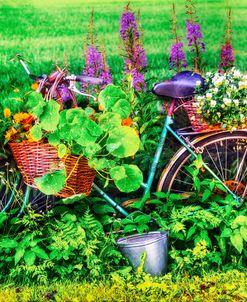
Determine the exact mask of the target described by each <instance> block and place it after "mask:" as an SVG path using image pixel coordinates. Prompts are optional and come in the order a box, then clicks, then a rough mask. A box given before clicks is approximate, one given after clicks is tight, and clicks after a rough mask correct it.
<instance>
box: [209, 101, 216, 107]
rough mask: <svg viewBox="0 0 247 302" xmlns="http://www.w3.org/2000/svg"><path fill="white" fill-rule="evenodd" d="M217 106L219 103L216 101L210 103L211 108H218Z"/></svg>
mask: <svg viewBox="0 0 247 302" xmlns="http://www.w3.org/2000/svg"><path fill="white" fill-rule="evenodd" d="M216 104H217V102H216V101H214V100H211V102H210V106H211V107H213V108H214V107H215V106H216Z"/></svg>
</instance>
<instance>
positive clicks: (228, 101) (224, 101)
mask: <svg viewBox="0 0 247 302" xmlns="http://www.w3.org/2000/svg"><path fill="white" fill-rule="evenodd" d="M231 102H232V100H231V99H228V98H223V103H224V104H225V105H226V106H230V105H231Z"/></svg>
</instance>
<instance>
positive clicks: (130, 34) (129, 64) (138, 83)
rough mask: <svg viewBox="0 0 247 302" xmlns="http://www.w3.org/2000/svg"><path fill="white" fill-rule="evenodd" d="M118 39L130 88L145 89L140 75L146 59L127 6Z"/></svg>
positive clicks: (143, 69)
mask: <svg viewBox="0 0 247 302" xmlns="http://www.w3.org/2000/svg"><path fill="white" fill-rule="evenodd" d="M120 37H121V38H122V41H123V49H124V52H125V54H124V61H125V66H124V71H125V73H126V74H127V75H128V74H131V76H132V83H131V85H132V87H133V88H134V89H135V90H137V91H140V90H142V89H145V88H146V84H145V79H144V75H143V74H142V72H143V71H145V68H146V67H147V65H148V63H147V57H146V54H145V51H144V49H143V47H142V43H141V41H140V33H139V31H138V26H137V23H136V20H135V15H134V13H133V12H131V11H129V8H128V6H127V7H126V9H125V11H124V12H123V14H122V16H121V21H120Z"/></svg>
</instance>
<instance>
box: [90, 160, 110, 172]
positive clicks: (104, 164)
mask: <svg viewBox="0 0 247 302" xmlns="http://www.w3.org/2000/svg"><path fill="white" fill-rule="evenodd" d="M88 165H89V167H90V168H94V169H95V170H98V171H101V170H104V169H110V168H113V167H114V166H115V165H116V163H115V161H114V160H110V159H106V158H99V159H98V158H94V159H92V160H90V159H89V160H88Z"/></svg>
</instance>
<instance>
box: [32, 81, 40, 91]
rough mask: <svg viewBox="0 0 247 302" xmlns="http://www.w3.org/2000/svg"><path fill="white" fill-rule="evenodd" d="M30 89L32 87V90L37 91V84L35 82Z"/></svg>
mask: <svg viewBox="0 0 247 302" xmlns="http://www.w3.org/2000/svg"><path fill="white" fill-rule="evenodd" d="M31 87H32V89H33V90H37V89H38V88H39V83H38V82H35V83H33V84H32V86H31Z"/></svg>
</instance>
